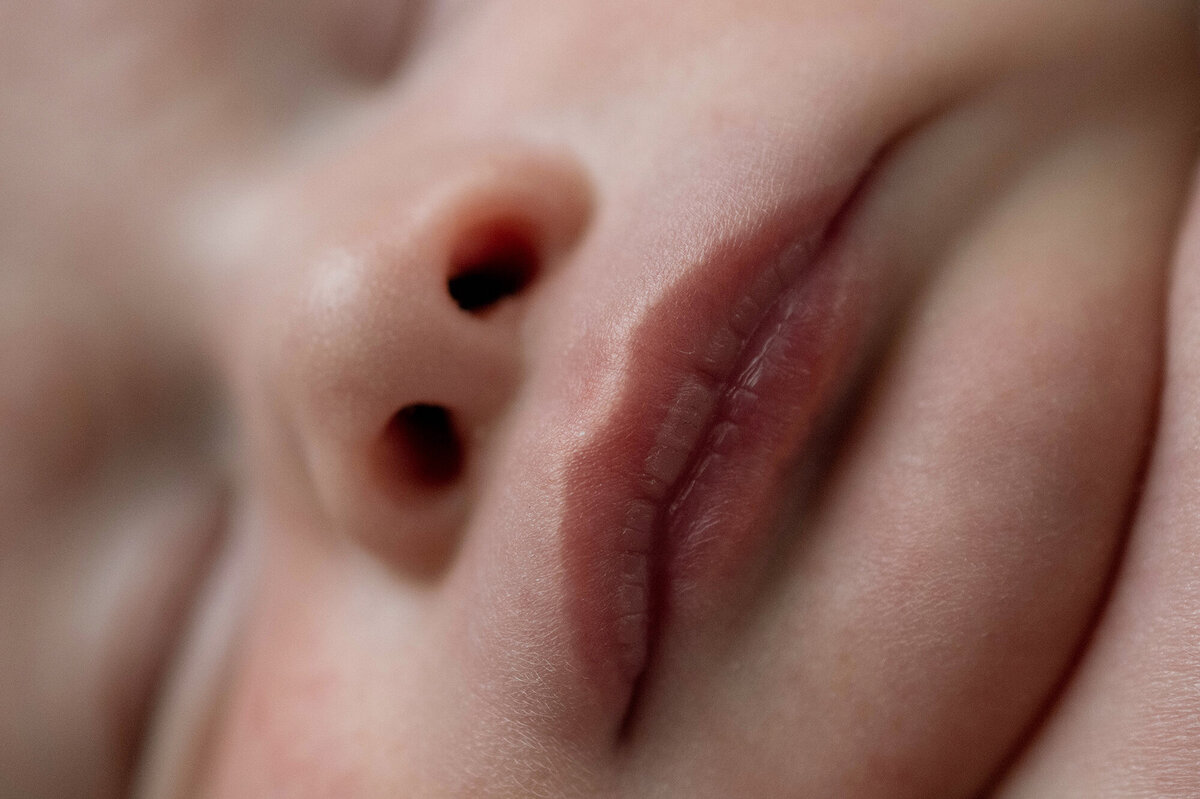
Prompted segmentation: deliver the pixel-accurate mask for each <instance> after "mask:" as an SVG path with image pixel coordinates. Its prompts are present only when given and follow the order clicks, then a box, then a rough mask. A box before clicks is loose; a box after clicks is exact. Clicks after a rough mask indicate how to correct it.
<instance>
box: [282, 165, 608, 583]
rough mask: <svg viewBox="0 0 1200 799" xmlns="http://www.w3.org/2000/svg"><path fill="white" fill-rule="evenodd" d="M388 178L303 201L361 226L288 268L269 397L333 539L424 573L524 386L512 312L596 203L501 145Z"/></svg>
mask: <svg viewBox="0 0 1200 799" xmlns="http://www.w3.org/2000/svg"><path fill="white" fill-rule="evenodd" d="M401 172H402V173H403V171H402V170H401ZM413 175H416V177H414V176H413ZM387 178H388V175H387V174H386V173H385V174H384V175H383V176H382V178H381V176H380V173H379V171H378V170H372V172H371V173H370V174H368V175H364V176H363V178H362V179H363V182H364V185H363V187H362V189H361V191H362V195H361V196H351V197H338V196H329V197H326V196H318V195H317V193H316V192H314V198H315V199H314V200H313V201H312V202H313V207H312V208H311V209H307V210H306V211H305V213H307V214H312V215H313V217H314V219H316V218H321V215H322V214H325V215H326V216H325V218H327V217H328V213H336V212H337V209H343V208H350V209H353V213H356V214H358V216H357V217H355V218H350V219H347V220H345V221H339V223H338V225H337V226H334V227H333V232H332V234H330V235H327V236H324V238H323V239H322V240H321V241H319V242H318V243H317V244H315V245H313V247H312V248H311V250H312V252H311V254H310V255H308V256H307V258H308V259H309V260H308V262H307V265H306V267H305V268H303V269H299V270H295V271H294V274H289V275H288V276H287V279H288V280H290V281H293V282H292V284H291V285H290V286H289V289H290V290H289V291H288V292H286V296H287V297H289V298H290V300H287V302H288V308H289V309H290V310H289V312H288V314H287V316H288V320H289V324H288V325H287V329H286V332H285V333H284V334H283V335H282V337H281V339H280V341H279V346H278V347H277V348H275V350H274V353H275V354H274V355H273V357H274V359H275V364H276V365H275V368H274V370H273V372H274V373H275V374H277V375H278V379H277V383H278V385H277V386H275V388H276V391H275V392H274V393H275V396H276V397H278V398H280V400H281V403H280V404H281V405H282V406H284V407H285V408H286V409H287V412H286V414H285V420H284V423H285V424H286V425H287V427H288V431H287V433H286V436H285V438H286V440H288V441H291V442H294V444H293V449H295V450H296V451H298V452H299V455H298V457H300V458H301V459H302V463H301V468H300V469H298V470H297V473H298V475H299V476H298V477H297V478H296V479H297V480H300V481H302V482H307V483H308V484H309V486H308V489H309V490H308V492H307V493H308V494H310V495H311V496H312V497H314V498H315V501H316V503H317V506H318V508H317V509H318V510H319V511H321V516H323V517H324V518H325V519H326V520H327V524H328V526H329V527H330V528H331V532H330V534H331V535H345V536H348V537H349V538H351V539H352V540H354V541H356V542H358V543H359V544H361V545H362V546H364V547H365V548H366V549H367V550H368V551H369V552H371V553H372V554H374V555H376V556H377V557H379V558H381V559H383V560H384V561H386V562H387V564H388V566H389V567H390V568H392V569H393V570H396V571H401V572H409V573H420V574H424V575H427V576H428V575H436V574H438V573H440V570H441V569H443V568H444V567H445V566H446V565H447V564H448V562H449V558H450V557H451V556H452V555H453V553H454V552H455V551H456V549H457V545H458V542H459V539H460V538H461V535H462V534H463V531H464V529H465V528H466V526H467V524H468V522H469V520H470V518H471V516H472V513H473V511H474V504H473V503H474V496H475V486H476V485H477V484H478V482H479V480H478V477H479V475H480V474H482V472H483V470H485V469H486V468H487V464H488V463H489V462H490V460H489V459H490V458H491V457H492V455H493V453H495V452H496V451H497V447H499V446H500V445H501V443H502V442H499V441H498V440H497V435H499V433H498V432H497V431H499V430H503V429H504V426H503V425H500V424H498V423H497V422H498V421H499V420H500V419H501V418H502V417H503V416H504V415H505V414H506V413H507V412H508V409H509V406H510V403H511V400H512V398H513V396H514V395H515V394H516V392H517V389H518V388H519V386H520V383H521V380H522V379H523V377H524V375H523V364H524V352H523V349H522V348H523V346H524V344H523V342H524V341H525V337H524V336H523V335H522V334H521V330H522V325H523V322H524V319H525V318H526V316H527V314H528V312H529V308H530V307H532V305H533V304H536V303H537V302H538V301H539V294H538V291H537V289H538V287H539V284H540V283H541V282H542V280H543V278H544V277H545V276H547V275H548V274H550V273H552V272H554V271H556V270H558V269H560V268H562V266H563V264H564V263H566V262H568V261H569V260H570V258H571V253H572V252H573V250H574V248H575V246H576V244H577V243H578V241H579V239H580V237H581V236H582V234H583V231H584V230H585V228H586V223H587V221H588V218H589V215H590V212H591V204H590V203H591V201H590V195H589V188H588V185H587V182H586V180H585V179H584V178H583V176H582V171H581V170H580V169H579V168H578V166H576V165H575V164H574V162H573V161H571V160H570V159H565V158H563V157H561V156H554V157H547V156H544V155H542V154H540V153H537V152H530V151H528V150H521V151H514V150H513V148H512V147H511V146H510V145H505V147H504V148H497V149H492V148H488V147H476V148H472V149H471V150H469V151H465V152H455V153H453V154H452V155H447V156H445V157H442V158H439V159H419V163H418V164H417V165H416V166H414V167H413V169H412V171H411V172H410V173H405V177H404V179H403V185H398V186H397V187H396V188H395V189H394V190H393V189H391V187H389V186H386V185H385V186H384V187H383V188H381V187H380V186H379V185H378V181H380V180H381V179H383V180H386V179H387ZM397 180H398V181H399V180H400V179H399V178H397ZM373 181H374V183H372V182H373ZM358 189H359V187H358V186H355V185H353V184H350V185H349V188H348V189H345V190H346V191H351V192H356V191H358ZM364 198H366V199H364ZM331 209H332V210H331ZM292 221H293V223H294V222H295V221H297V220H295V219H293V220H292ZM322 221H324V220H322ZM330 252H334V253H337V254H338V255H337V257H328V253H330ZM322 253H325V255H322ZM295 444H298V446H295ZM300 493H301V494H303V493H304V490H302V491H301V492H300Z"/></svg>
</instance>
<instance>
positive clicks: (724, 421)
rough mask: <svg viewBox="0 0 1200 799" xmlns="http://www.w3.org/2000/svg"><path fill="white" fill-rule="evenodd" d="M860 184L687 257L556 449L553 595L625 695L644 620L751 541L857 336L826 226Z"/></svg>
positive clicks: (832, 228) (855, 306)
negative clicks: (573, 437) (609, 386)
mask: <svg viewBox="0 0 1200 799" xmlns="http://www.w3.org/2000/svg"><path fill="white" fill-rule="evenodd" d="M864 182H865V177H860V178H859V179H858V180H857V181H856V182H855V183H852V184H849V185H846V186H841V187H838V188H836V189H833V190H828V191H824V192H821V193H819V194H816V195H808V196H806V197H805V198H803V199H801V200H799V201H796V202H793V203H791V204H788V205H786V206H785V207H783V208H781V209H780V210H779V211H778V212H776V213H774V214H772V215H771V216H770V217H769V218H768V219H766V220H762V221H760V223H759V224H757V225H755V226H754V227H753V228H752V229H749V230H743V231H738V232H736V233H735V234H734V235H733V236H731V237H729V238H728V239H726V240H725V241H724V242H723V243H722V244H721V245H719V246H717V247H716V248H715V249H714V250H713V251H712V253H711V254H710V255H709V256H708V257H707V258H705V259H704V261H703V262H702V263H700V264H698V265H697V266H696V267H695V268H692V269H689V270H687V274H686V275H685V276H684V277H683V278H681V279H680V280H679V282H677V283H676V284H675V285H673V286H672V287H671V288H670V289H669V290H668V291H667V292H666V294H665V296H664V297H663V299H662V300H660V301H659V302H658V303H657V305H656V306H655V307H654V308H652V309H651V311H650V312H649V313H648V314H647V317H646V319H645V320H644V321H643V322H641V323H640V324H639V326H638V327H637V328H636V329H635V330H634V332H633V334H632V337H631V339H630V354H629V357H628V361H627V364H626V373H625V375H624V388H623V390H622V392H621V395H620V399H619V400H618V402H617V404H616V406H615V408H614V410H613V411H612V412H611V413H610V414H609V415H608V416H607V418H606V420H605V422H604V423H603V424H602V425H600V426H599V427H598V428H597V429H596V431H595V434H594V436H593V437H592V438H591V439H589V441H590V443H589V444H588V445H586V446H585V447H584V448H583V449H581V450H579V451H578V452H577V453H576V454H575V455H574V456H573V460H572V461H571V464H570V467H569V471H568V475H570V477H571V485H572V491H571V493H570V494H569V495H568V496H567V508H566V515H565V517H564V533H565V535H564V556H565V567H566V571H567V578H568V580H569V582H570V585H571V593H570V598H569V604H570V607H569V609H568V610H569V612H570V613H571V614H572V616H573V620H572V621H573V624H572V626H573V629H574V631H575V633H576V637H577V646H578V653H579V655H580V657H581V660H582V662H583V664H584V667H585V668H586V669H587V671H588V675H589V678H590V679H591V681H592V682H593V684H595V685H596V687H597V689H598V690H599V691H600V692H601V694H602V695H604V696H606V697H607V698H608V701H609V702H613V703H615V704H616V705H619V706H621V707H625V708H626V710H628V707H629V704H630V702H631V700H632V697H633V695H634V689H635V686H636V684H637V683H638V682H639V679H640V677H641V675H642V673H643V672H644V670H645V669H646V667H647V663H648V662H649V658H650V656H651V654H652V653H651V649H652V644H653V642H654V641H655V639H656V637H657V631H658V630H659V629H661V627H662V626H663V625H664V624H666V623H667V622H668V621H669V620H670V619H671V618H675V617H676V616H678V614H680V613H684V614H686V613H689V612H698V610H693V608H696V609H698V608H699V607H700V606H701V605H702V604H703V603H704V602H705V601H712V597H713V596H717V595H719V594H720V592H721V591H722V589H723V587H724V586H728V585H729V584H730V583H731V582H732V581H734V580H736V579H737V577H738V575H739V574H742V573H744V570H745V567H746V564H747V560H748V559H749V558H751V557H752V556H753V555H754V553H755V552H757V551H760V550H761V549H762V548H763V546H765V542H766V541H767V539H768V528H769V517H768V513H769V510H770V508H771V507H772V506H773V504H774V502H773V497H774V496H775V495H777V492H779V491H781V490H782V489H783V487H784V486H783V483H784V482H785V476H786V474H787V471H788V466H789V465H790V464H792V463H794V461H795V458H796V457H797V455H798V454H799V453H800V452H801V451H802V450H803V447H804V444H805V442H806V441H807V440H808V438H809V435H810V433H811V432H812V428H813V426H814V423H815V422H816V420H817V418H818V416H820V414H821V413H822V412H823V411H825V410H826V409H827V408H828V407H829V406H830V405H831V403H832V402H833V400H834V399H835V394H836V388H837V385H838V384H839V383H840V380H839V378H840V376H841V375H843V374H844V373H845V372H846V370H847V368H848V362H849V360H850V356H851V355H852V354H853V352H854V351H856V350H857V349H858V347H857V345H856V343H857V340H858V339H859V338H861V336H860V332H861V330H862V329H863V327H864V324H863V321H864V316H865V314H864V311H865V308H866V305H867V302H866V299H867V296H866V295H867V293H868V289H869V286H867V285H866V282H865V281H863V280H862V279H861V278H860V277H859V276H858V274H857V271H856V270H855V269H854V268H853V264H852V263H851V261H852V259H850V258H848V257H847V256H846V254H845V252H844V250H843V248H842V247H840V246H839V242H838V236H839V231H840V230H841V229H842V228H843V227H844V221H845V220H844V217H845V216H846V214H847V210H848V208H849V206H850V205H851V204H852V203H853V201H854V198H855V197H856V196H857V195H858V194H859V193H860V192H861V188H862V185H863V183H864Z"/></svg>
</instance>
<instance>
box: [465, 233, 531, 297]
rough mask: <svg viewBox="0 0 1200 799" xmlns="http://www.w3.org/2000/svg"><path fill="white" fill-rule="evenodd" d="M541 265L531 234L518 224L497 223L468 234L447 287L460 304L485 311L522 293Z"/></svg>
mask: <svg viewBox="0 0 1200 799" xmlns="http://www.w3.org/2000/svg"><path fill="white" fill-rule="evenodd" d="M537 267H538V256H537V250H536V248H535V247H534V245H533V242H532V240H531V237H530V236H528V235H526V234H525V233H524V232H523V231H522V230H521V229H520V228H519V227H517V226H509V227H503V226H494V227H490V228H486V229H484V230H481V231H479V232H476V233H475V234H474V235H471V236H468V237H467V238H466V240H465V241H464V242H463V245H462V246H461V247H460V249H459V251H458V253H457V255H456V257H455V258H454V261H453V270H452V272H453V274H452V275H451V277H450V279H449V280H448V281H447V283H446V287H447V288H448V289H449V291H450V296H451V297H452V298H453V299H454V301H455V302H456V303H458V307H459V308H462V309H463V310H464V311H468V312H470V313H481V312H483V311H486V310H487V309H488V308H491V307H492V306H493V305H495V304H496V303H498V302H500V301H501V300H503V299H505V298H506V297H511V296H513V295H516V294H520V293H521V291H523V290H524V289H525V287H526V286H528V285H529V284H530V283H531V282H533V278H534V274H535V273H536V272H537Z"/></svg>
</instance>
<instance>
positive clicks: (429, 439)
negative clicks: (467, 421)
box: [385, 403, 463, 488]
mask: <svg viewBox="0 0 1200 799" xmlns="http://www.w3.org/2000/svg"><path fill="white" fill-rule="evenodd" d="M385 439H386V441H385V443H386V445H387V449H388V451H389V453H390V456H391V457H392V458H393V459H394V461H395V462H397V465H398V466H399V468H400V469H401V470H402V472H403V473H404V474H405V475H406V476H407V477H408V478H409V479H411V480H412V481H414V482H416V483H417V484H419V485H423V486H426V487H430V488H436V487H438V486H442V485H446V484H447V483H451V482H453V481H454V480H455V479H457V478H458V476H459V475H460V474H461V473H462V469H463V447H462V442H461V441H460V440H459V437H458V433H457V431H456V430H455V429H454V421H453V419H452V418H451V416H450V412H449V411H447V410H446V409H445V408H443V407H441V406H440V405H429V404H425V403H416V404H413V405H406V406H405V407H403V408H401V409H400V410H399V411H397V412H396V415H395V416H393V417H392V420H391V422H389V423H388V427H387V431H386V432H385Z"/></svg>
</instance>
